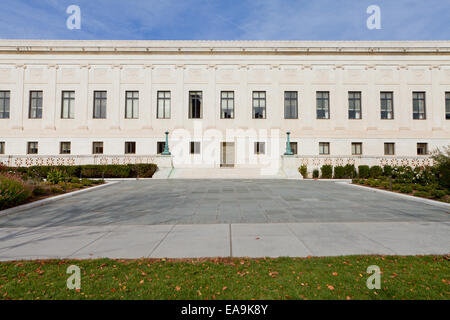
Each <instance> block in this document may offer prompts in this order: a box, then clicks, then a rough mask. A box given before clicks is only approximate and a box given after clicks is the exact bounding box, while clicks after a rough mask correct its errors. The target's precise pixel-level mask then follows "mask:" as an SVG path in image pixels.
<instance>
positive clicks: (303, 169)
mask: <svg viewBox="0 0 450 320" xmlns="http://www.w3.org/2000/svg"><path fill="white" fill-rule="evenodd" d="M298 171H299V172H300V174H301V175H302V177H303V179H306V178H307V177H308V167H307V166H305V165H302V166H300V168H299V169H298Z"/></svg>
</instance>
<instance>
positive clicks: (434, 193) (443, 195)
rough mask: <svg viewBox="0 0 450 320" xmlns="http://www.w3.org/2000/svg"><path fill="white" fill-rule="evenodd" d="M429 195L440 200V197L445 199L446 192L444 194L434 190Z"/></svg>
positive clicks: (441, 191) (442, 191)
mask: <svg viewBox="0 0 450 320" xmlns="http://www.w3.org/2000/svg"><path fill="white" fill-rule="evenodd" d="M430 194H431V196H432V197H433V198H435V199H440V198H442V197H445V196H446V194H447V192H445V190H439V189H437V190H436V189H434V190H431V192H430Z"/></svg>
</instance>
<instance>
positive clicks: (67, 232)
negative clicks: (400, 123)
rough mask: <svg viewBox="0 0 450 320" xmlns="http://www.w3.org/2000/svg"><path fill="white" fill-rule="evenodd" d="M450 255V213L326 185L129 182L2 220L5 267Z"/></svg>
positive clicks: (0, 250) (0, 248)
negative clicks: (64, 261)
mask: <svg viewBox="0 0 450 320" xmlns="http://www.w3.org/2000/svg"><path fill="white" fill-rule="evenodd" d="M448 253H450V216H449V210H448V209H446V208H442V207H435V206H432V205H429V204H425V203H420V202H415V201H410V200H407V199H401V198H397V197H395V196H394V195H391V194H382V193H378V192H373V191H371V190H366V189H360V188H353V187H351V186H348V185H345V184H337V183H334V182H325V181H295V180H145V181H123V182H120V183H118V184H115V185H111V186H108V187H106V188H101V189H98V190H92V191H91V192H85V193H82V194H79V195H74V196H73V197H70V198H65V199H61V200H58V201H55V202H52V203H49V204H46V205H44V206H41V207H37V208H32V209H27V210H25V211H22V212H17V213H13V214H10V215H6V216H2V215H1V212H0V260H21V259H47V258H74V259H78V258H98V257H109V258H142V257H154V258H163V257H167V258H188V257H192V258H194V257H229V256H233V257H243V256H249V257H278V256H293V257H305V256H335V255H349V254H400V255H416V254H448Z"/></svg>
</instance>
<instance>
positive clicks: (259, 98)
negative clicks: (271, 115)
mask: <svg viewBox="0 0 450 320" xmlns="http://www.w3.org/2000/svg"><path fill="white" fill-rule="evenodd" d="M265 118H266V92H265V91H253V119H265Z"/></svg>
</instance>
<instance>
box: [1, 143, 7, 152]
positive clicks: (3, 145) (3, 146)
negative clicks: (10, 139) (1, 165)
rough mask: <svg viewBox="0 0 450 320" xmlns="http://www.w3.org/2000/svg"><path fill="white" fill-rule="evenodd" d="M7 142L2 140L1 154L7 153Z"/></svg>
mask: <svg viewBox="0 0 450 320" xmlns="http://www.w3.org/2000/svg"><path fill="white" fill-rule="evenodd" d="M5 149H6V142H5V141H0V154H5V152H6V150H5Z"/></svg>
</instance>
